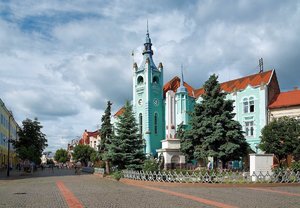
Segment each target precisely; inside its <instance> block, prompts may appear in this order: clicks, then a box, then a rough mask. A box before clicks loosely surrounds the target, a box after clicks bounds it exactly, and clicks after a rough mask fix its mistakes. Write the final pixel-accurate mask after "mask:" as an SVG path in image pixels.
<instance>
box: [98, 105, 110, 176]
mask: <svg viewBox="0 0 300 208" xmlns="http://www.w3.org/2000/svg"><path fill="white" fill-rule="evenodd" d="M111 105H112V103H111V102H110V101H107V107H106V109H105V112H104V115H103V116H102V118H101V122H102V123H101V129H100V135H101V142H100V145H99V152H100V155H101V159H102V160H104V161H105V168H106V173H107V174H109V172H110V168H109V159H108V157H107V154H108V145H109V144H110V143H111V138H112V136H113V130H112V124H111Z"/></svg>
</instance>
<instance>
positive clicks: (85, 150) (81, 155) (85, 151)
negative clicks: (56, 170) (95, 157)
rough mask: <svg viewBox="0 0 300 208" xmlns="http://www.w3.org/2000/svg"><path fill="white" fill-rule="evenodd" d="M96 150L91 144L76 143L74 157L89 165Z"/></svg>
mask: <svg viewBox="0 0 300 208" xmlns="http://www.w3.org/2000/svg"><path fill="white" fill-rule="evenodd" d="M95 151H96V150H95V149H94V148H92V147H90V146H89V145H84V144H79V145H76V146H75V148H74V152H73V157H74V159H75V160H78V161H80V162H82V163H83V164H84V166H87V164H88V162H89V161H91V156H92V154H93V153H94V152H95Z"/></svg>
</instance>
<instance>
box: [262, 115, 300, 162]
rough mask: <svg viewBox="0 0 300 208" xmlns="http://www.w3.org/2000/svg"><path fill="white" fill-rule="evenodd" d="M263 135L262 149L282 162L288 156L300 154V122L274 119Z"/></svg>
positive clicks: (282, 118)
mask: <svg viewBox="0 0 300 208" xmlns="http://www.w3.org/2000/svg"><path fill="white" fill-rule="evenodd" d="M261 133H262V135H261V137H260V138H261V142H260V145H259V147H260V149H262V150H263V151H265V152H266V153H271V154H274V155H275V156H276V157H277V158H278V160H279V161H280V162H281V161H282V159H284V158H287V156H288V155H297V154H300V121H298V120H296V119H294V118H289V117H281V118H278V119H274V120H273V121H271V122H270V123H269V124H268V125H266V126H265V127H264V128H263V129H262V130H261ZM280 165H281V163H280Z"/></svg>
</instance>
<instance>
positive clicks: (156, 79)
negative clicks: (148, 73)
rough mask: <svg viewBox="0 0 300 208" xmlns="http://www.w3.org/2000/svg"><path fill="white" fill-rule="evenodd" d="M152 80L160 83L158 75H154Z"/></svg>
mask: <svg viewBox="0 0 300 208" xmlns="http://www.w3.org/2000/svg"><path fill="white" fill-rule="evenodd" d="M152 82H153V83H154V84H158V83H159V79H158V77H157V76H154V77H153V80H152Z"/></svg>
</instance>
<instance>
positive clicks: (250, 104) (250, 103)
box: [243, 97, 254, 113]
mask: <svg viewBox="0 0 300 208" xmlns="http://www.w3.org/2000/svg"><path fill="white" fill-rule="evenodd" d="M243 107H244V113H249V112H250V113H253V112H254V97H250V98H249V99H248V98H244V99H243Z"/></svg>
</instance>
